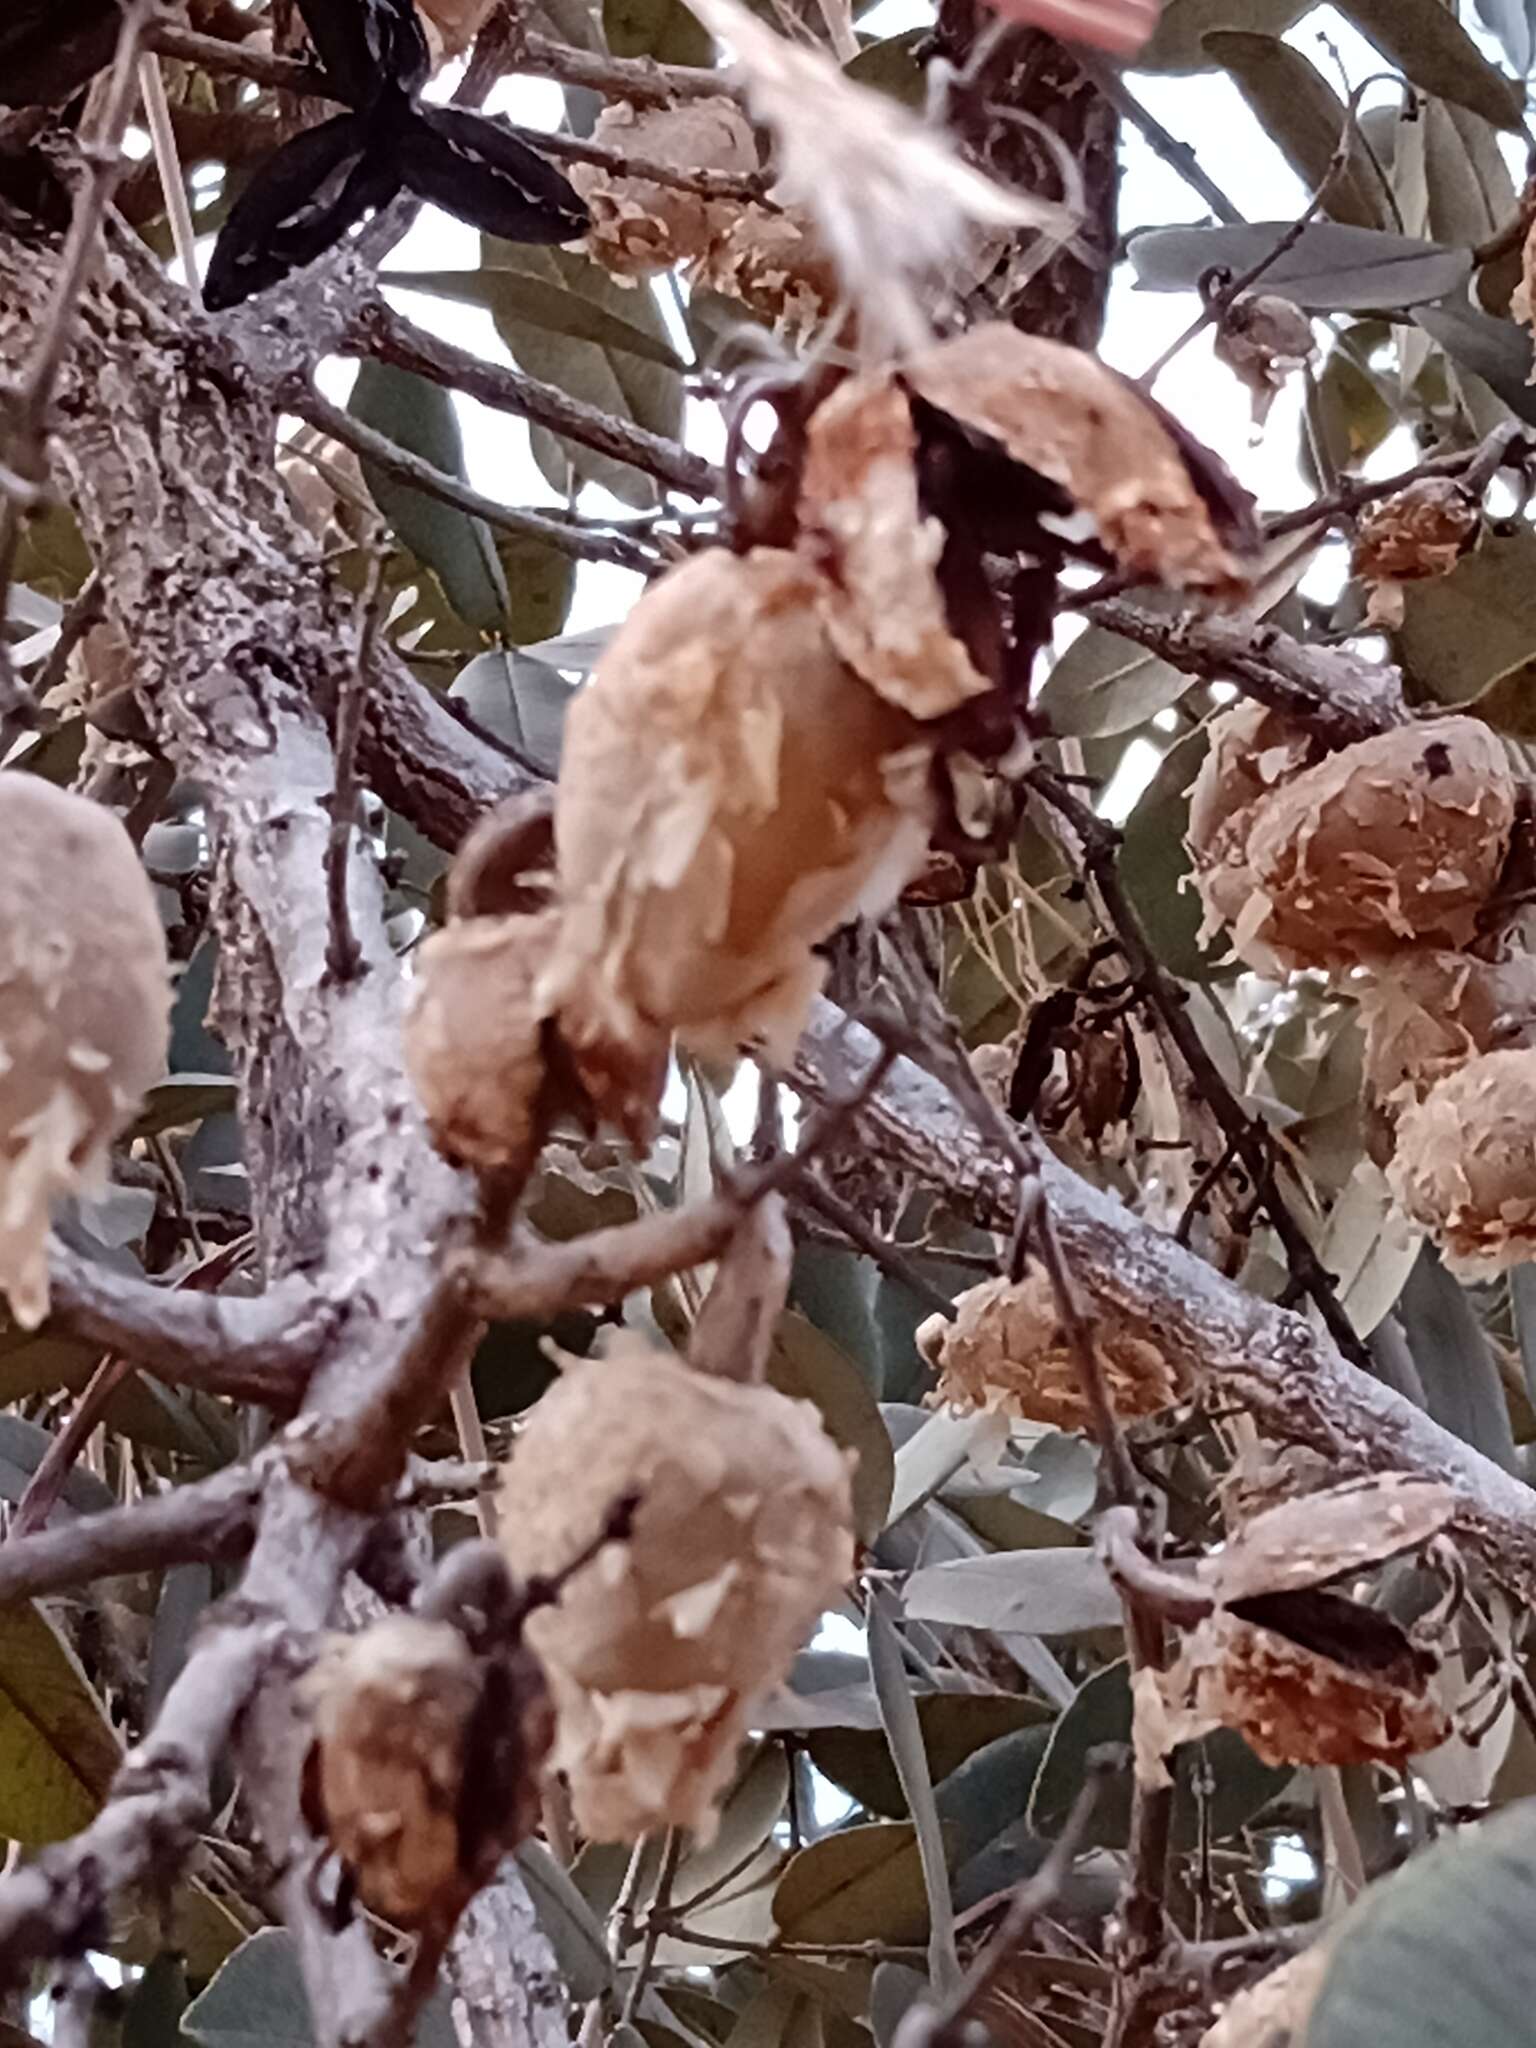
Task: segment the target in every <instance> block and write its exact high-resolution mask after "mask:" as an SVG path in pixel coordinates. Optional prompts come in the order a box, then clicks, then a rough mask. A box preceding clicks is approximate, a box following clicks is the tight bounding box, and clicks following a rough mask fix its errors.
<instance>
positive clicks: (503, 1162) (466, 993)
mask: <svg viewBox="0 0 1536 2048" xmlns="http://www.w3.org/2000/svg"><path fill="white" fill-rule="evenodd" d="M559 927H560V917H559V913H558V911H551V910H546V911H542V912H540V913H539V914H537V915H536V916H532V917H471V918H466V919H465V920H463V921H462V922H461V923H456V924H450V925H448V926H446V927H445V928H444V929H443V930H442V931H440V932H434V933H433V934H432V936H431V938H429V939H428V940H427V941H426V942H425V943H424V944H423V945H422V947H421V948H420V950H419V952H418V953H417V956H416V978H415V981H414V984H413V986H412V990H411V1000H410V1006H409V1008H408V1009H407V1011H406V1018H405V1064H406V1071H407V1072H408V1073H409V1075H410V1077H411V1083H412V1085H413V1087H414V1088H415V1090H416V1093H417V1095H418V1097H419V1098H420V1101H421V1105H422V1108H423V1109H424V1110H425V1112H426V1117H427V1122H428V1124H429V1126H430V1127H431V1131H432V1141H433V1143H434V1144H435V1145H436V1146H437V1148H438V1150H439V1151H440V1152H442V1153H443V1154H444V1155H445V1156H446V1157H447V1158H449V1159H452V1160H454V1161H455V1162H457V1163H461V1164H464V1165H468V1166H476V1167H481V1168H487V1169H489V1168H505V1169H508V1170H512V1171H520V1172H526V1171H527V1170H528V1169H529V1168H530V1167H531V1166H532V1164H533V1161H534V1158H535V1157H536V1155H537V1153H538V1150H539V1147H540V1145H542V1143H543V1142H544V1139H545V1137H546V1135H547V1133H548V1127H549V1121H550V1118H551V1115H552V1114H553V1111H554V1107H555V1104H554V1100H553V1095H552V1089H551V1086H550V1080H549V1074H548V1069H547V1065H546V1059H545V1047H544V1029H543V1019H542V1017H541V1015H540V1013H539V1010H538V1007H537V1005H536V1003H535V999H534V988H535V984H536V982H537V979H538V976H539V974H540V972H541V970H542V969H543V967H544V965H545V963H546V962H547V961H548V960H549V958H550V955H551V953H552V951H553V949H554V946H555V942H556V937H557V934H558V932H559Z"/></svg>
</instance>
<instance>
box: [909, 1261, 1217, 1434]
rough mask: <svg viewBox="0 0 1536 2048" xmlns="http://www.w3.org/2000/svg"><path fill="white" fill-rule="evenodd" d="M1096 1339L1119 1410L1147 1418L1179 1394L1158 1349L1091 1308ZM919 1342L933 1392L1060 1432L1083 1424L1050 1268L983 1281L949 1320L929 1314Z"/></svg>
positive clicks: (956, 1403)
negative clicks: (931, 1370) (931, 1372)
mask: <svg viewBox="0 0 1536 2048" xmlns="http://www.w3.org/2000/svg"><path fill="white" fill-rule="evenodd" d="M1093 1334H1094V1341H1095V1343H1096V1344H1097V1346H1098V1352H1099V1361H1100V1364H1101V1365H1102V1367H1103V1369H1104V1375H1105V1379H1106V1381H1107V1383H1108V1387H1109V1392H1110V1397H1111V1399H1112V1400H1113V1401H1114V1404H1115V1409H1116V1412H1117V1413H1118V1414H1119V1415H1121V1416H1132V1415H1151V1414H1154V1413H1155V1412H1156V1411H1157V1410H1158V1409H1160V1408H1168V1407H1171V1406H1172V1405H1173V1403H1174V1402H1176V1401H1177V1400H1178V1399H1179V1398H1180V1388H1179V1376H1178V1373H1177V1371H1176V1370H1175V1368H1174V1366H1173V1364H1172V1362H1171V1361H1170V1360H1169V1359H1167V1358H1165V1357H1164V1356H1163V1354H1162V1352H1161V1351H1159V1350H1158V1348H1157V1346H1156V1345H1155V1344H1153V1343H1151V1342H1149V1341H1148V1339H1147V1338H1146V1337H1143V1336H1140V1335H1138V1334H1137V1333H1136V1332H1135V1331H1133V1330H1127V1329H1125V1328H1123V1327H1119V1326H1117V1325H1116V1324H1115V1323H1114V1321H1113V1320H1112V1318H1111V1317H1109V1316H1108V1315H1106V1314H1102V1313H1101V1314H1098V1315H1096V1316H1095V1318H1094V1324H1093ZM917 1344H918V1349H919V1350H920V1351H921V1352H922V1354H923V1356H924V1357H925V1358H926V1359H927V1360H928V1362H929V1364H930V1365H932V1366H934V1367H935V1369H936V1370H937V1372H938V1374H939V1384H938V1387H937V1389H936V1391H935V1394H934V1396H933V1398H934V1399H935V1400H936V1401H947V1402H949V1403H950V1405H951V1406H953V1407H956V1408H962V1409H974V1408H998V1409H1001V1410H1002V1411H1003V1413H1004V1414H1007V1415H1017V1416H1021V1417H1024V1418H1026V1419H1027V1420H1029V1421H1032V1422H1046V1423H1050V1424H1051V1425H1052V1426H1053V1427H1055V1428H1057V1429H1086V1428H1088V1427H1089V1423H1090V1417H1089V1413H1088V1407H1087V1402H1086V1400H1085V1398H1084V1395H1083V1390H1082V1381H1081V1376H1080V1374H1079V1372H1078V1369H1077V1364H1076V1361H1075V1360H1074V1358H1073V1356H1072V1354H1071V1351H1070V1349H1069V1348H1068V1346H1067V1342H1066V1338H1065V1336H1064V1334H1063V1331H1062V1328H1061V1322H1060V1318H1059V1317H1058V1315H1057V1313H1056V1297H1055V1294H1054V1292H1053V1290H1052V1288H1051V1283H1050V1279H1049V1277H1048V1275H1046V1274H1045V1273H1044V1272H1041V1271H1039V1270H1038V1269H1036V1270H1035V1271H1032V1272H1030V1273H1027V1274H1026V1275H1025V1277H1024V1278H1023V1279H1022V1280H1021V1281H1018V1282H1016V1283H1015V1282H1013V1281H1009V1280H985V1281H983V1282H982V1284H981V1285H980V1286H979V1287H972V1288H969V1289H968V1290H967V1291H966V1292H965V1293H964V1294H962V1295H961V1296H960V1297H959V1299H958V1300H957V1301H956V1303H955V1315H954V1320H953V1321H952V1322H951V1321H950V1320H949V1319H948V1318H947V1317H945V1316H931V1317H930V1318H929V1319H928V1321H927V1322H925V1323H924V1324H923V1325H922V1327H921V1328H920V1329H919V1331H918V1333H917Z"/></svg>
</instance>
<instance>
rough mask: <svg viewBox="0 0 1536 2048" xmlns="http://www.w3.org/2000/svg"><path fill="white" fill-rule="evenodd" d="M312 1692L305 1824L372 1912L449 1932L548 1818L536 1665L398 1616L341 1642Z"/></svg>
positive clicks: (550, 1729)
mask: <svg viewBox="0 0 1536 2048" xmlns="http://www.w3.org/2000/svg"><path fill="white" fill-rule="evenodd" d="M304 1689H305V1693H306V1695H307V1698H308V1701H309V1704H310V1706H311V1709H312V1712H313V1717H314V1741H313V1744H312V1746H311V1748H310V1751H309V1754H308V1756H307V1758H306V1761H305V1767H304V1786H303V1803H304V1812H305V1818H306V1820H307V1821H308V1823H309V1825H310V1826H311V1828H312V1829H313V1830H314V1832H315V1833H316V1834H317V1835H319V1836H320V1837H321V1838H322V1839H324V1840H326V1841H328V1842H329V1844H330V1846H331V1848H332V1849H333V1850H334V1851H335V1853H336V1855H337V1856H338V1857H339V1859H340V1861H341V1863H342V1865H343V1866H344V1868H345V1869H346V1871H347V1872H348V1874H349V1876H350V1877H351V1879H352V1882H353V1883H354V1884H355V1886H356V1889H357V1895H358V1897H359V1898H360V1899H361V1900H362V1902H363V1904H364V1905H365V1906H366V1907H367V1908H368V1909H369V1911H370V1912H373V1913H377V1914H378V1915H379V1916H380V1917H381V1918H382V1919H385V1920H388V1921H390V1922H392V1923H393V1924H394V1925H395V1926H396V1927H402V1928H408V1929H417V1928H427V1929H432V1930H434V1931H436V1932H438V1933H440V1934H441V1933H446V1931H447V1930H448V1929H449V1928H451V1927H452V1925H453V1923H454V1921H455V1920H456V1919H457V1918H458V1916H459V1913H460V1912H461V1911H462V1909H463V1907H464V1906H465V1904H466V1903H467V1902H468V1900H469V1898H470V1897H471V1896H472V1895H473V1893H474V1892H475V1891H476V1890H477V1889H478V1887H479V1886H480V1885H481V1884H483V1883H484V1882H485V1879H486V1878H487V1877H488V1876H489V1874H490V1870H491V1868H492V1867H494V1865H495V1863H496V1862H497V1861H499V1860H500V1858H501V1856H502V1855H503V1854H505V1852H506V1851H507V1850H508V1849H510V1848H512V1847H514V1846H515V1844H516V1843H517V1842H519V1841H521V1840H522V1839H523V1837H524V1836H525V1835H527V1834H529V1833H531V1832H532V1830H533V1828H534V1826H535V1825H536V1823H537V1820H538V1815H539V1774H540V1769H541V1767H542V1764H543V1761H544V1758H545V1756H546V1754H547V1753H548V1750H549V1746H550V1742H551V1740H552V1738H553V1733H554V1721H553V1712H552V1709H551V1706H550V1701H549V1693H548V1690H547V1688H546V1686H545V1684H544V1680H543V1675H542V1673H541V1672H540V1670H539V1667H538V1663H537V1660H536V1659H535V1658H534V1657H533V1656H532V1654H531V1653H530V1652H529V1651H528V1650H526V1649H520V1650H515V1651H512V1652H509V1653H503V1654H502V1655H499V1656H498V1657H495V1658H487V1657H483V1656H477V1655H476V1654H475V1653H474V1651H473V1650H472V1649H471V1647H470V1645H469V1643H468V1642H467V1641H466V1639H465V1637H464V1635H463V1634H462V1633H461V1632H460V1631H459V1630H458V1629H457V1628H455V1627H453V1626H452V1625H451V1624H450V1623H448V1622H446V1621H429V1620H425V1619H422V1618H421V1617H420V1616H417V1615H406V1614H397V1615H391V1616H390V1617H389V1618H388V1619H386V1620H383V1621H378V1622H375V1623H373V1624H372V1625H371V1626H370V1627H368V1628H365V1629H363V1630H361V1631H360V1632H359V1633H358V1634H356V1635H351V1636H340V1637H336V1638H334V1639H333V1641H332V1642H331V1643H330V1644H329V1645H328V1646H327V1648H326V1649H325V1650H324V1651H323V1652H322V1655H321V1657H320V1659H319V1662H318V1663H317V1664H316V1666H315V1668H314V1670H313V1671H312V1672H310V1674H309V1675H308V1677H307V1679H306V1680H305V1688H304Z"/></svg>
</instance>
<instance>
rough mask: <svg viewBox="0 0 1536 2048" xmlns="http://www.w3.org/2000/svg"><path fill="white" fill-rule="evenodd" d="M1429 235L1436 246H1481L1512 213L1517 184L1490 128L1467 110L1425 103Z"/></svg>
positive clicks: (1421, 114)
mask: <svg viewBox="0 0 1536 2048" xmlns="http://www.w3.org/2000/svg"><path fill="white" fill-rule="evenodd" d="M1417 118H1418V119H1419V120H1420V121H1422V122H1423V124H1424V183H1425V197H1426V201H1427V205H1428V229H1427V231H1428V233H1429V235H1430V236H1431V238H1432V239H1433V240H1435V241H1437V242H1485V241H1487V240H1488V238H1489V237H1490V236H1491V235H1495V234H1497V233H1498V231H1499V229H1500V228H1502V227H1503V226H1504V224H1505V223H1506V222H1507V221H1508V220H1510V219H1511V218H1512V217H1513V215H1514V211H1515V183H1514V180H1513V178H1511V177H1510V175H1509V166H1508V165H1507V164H1506V163H1505V161H1504V152H1503V150H1502V149H1501V148H1500V146H1499V138H1498V134H1497V132H1496V131H1495V129H1494V128H1493V126H1492V124H1491V123H1489V122H1487V121H1485V120H1484V119H1483V118H1482V116H1481V115H1480V114H1474V113H1471V112H1469V110H1468V109H1467V108H1466V107H1458V106H1447V105H1445V104H1444V103H1443V102H1442V101H1440V100H1425V101H1424V102H1423V103H1422V105H1421V106H1420V107H1419V108H1418V109H1417Z"/></svg>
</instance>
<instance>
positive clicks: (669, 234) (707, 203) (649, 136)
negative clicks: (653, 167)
mask: <svg viewBox="0 0 1536 2048" xmlns="http://www.w3.org/2000/svg"><path fill="white" fill-rule="evenodd" d="M592 140H593V141H594V142H598V143H601V144H603V146H604V147H605V148H608V149H615V150H619V151H622V152H623V153H624V154H625V155H628V156H633V157H638V158H641V159H642V160H644V161H646V162H649V163H654V164H665V165H667V166H668V168H669V169H672V170H679V171H706V170H707V171H730V172H735V173H737V174H739V175H741V176H746V175H748V174H750V173H753V172H755V171H756V170H757V168H758V154H757V138H756V137H755V136H754V134H753V133H752V126H751V123H750V122H749V121H748V120H747V118H746V116H745V115H744V114H743V113H742V111H741V109H740V107H738V106H737V104H736V102H735V101H734V100H732V99H727V98H726V97H725V96H724V95H723V94H722V95H721V97H720V98H718V99H697V100H682V101H680V102H678V104H677V105H675V106H669V107H645V108H636V107H633V106H631V105H630V104H629V102H628V101H627V100H620V101H617V102H616V103H614V104H613V105H610V106H608V107H606V108H604V110H603V112H602V114H601V115H600V116H599V117H598V122H597V126H596V127H595V128H594V129H593V131H592ZM570 176H571V183H572V184H573V185H574V186H575V188H576V190H577V191H578V192H579V193H580V194H581V196H582V198H583V199H584V200H585V201H586V202H587V208H588V211H589V212H590V213H591V216H592V225H591V228H590V229H589V230H588V234H587V247H588V249H589V250H590V251H591V253H592V255H593V256H595V257H596V259H597V261H598V262H599V263H601V264H602V265H603V267H604V268H605V269H607V270H611V271H612V272H613V273H614V275H615V276H617V277H626V278H638V277H651V276H653V275H654V274H655V273H656V272H657V271H660V270H670V269H671V268H672V267H673V265H674V264H678V263H692V262H696V261H699V260H700V259H702V258H704V257H706V256H707V255H708V254H709V252H710V251H711V249H713V247H714V246H715V244H716V243H717V242H718V241H720V240H721V239H722V238H723V237H724V236H725V235H726V234H727V233H728V232H729V230H730V227H731V225H732V223H733V222H734V221H735V220H736V219H737V217H738V215H739V214H740V212H741V210H742V209H741V208H740V207H738V206H737V205H736V204H734V203H732V202H727V201H724V200H719V199H714V200H711V199H706V198H704V197H703V196H702V195H701V194H700V193H697V192H685V191H683V190H682V189H681V187H679V186H676V185H658V184H656V183H654V182H653V181H652V180H650V179H648V178H635V177H626V176H621V175H620V174H619V173H617V172H615V171H612V170H610V169H608V168H606V167H605V166H603V165H598V164H573V165H572V167H571V174H570Z"/></svg>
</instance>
